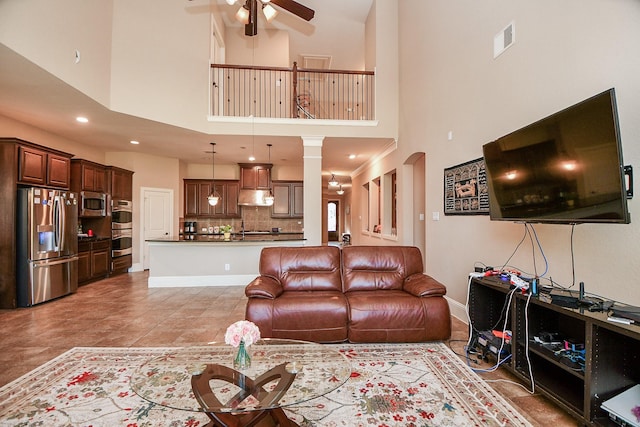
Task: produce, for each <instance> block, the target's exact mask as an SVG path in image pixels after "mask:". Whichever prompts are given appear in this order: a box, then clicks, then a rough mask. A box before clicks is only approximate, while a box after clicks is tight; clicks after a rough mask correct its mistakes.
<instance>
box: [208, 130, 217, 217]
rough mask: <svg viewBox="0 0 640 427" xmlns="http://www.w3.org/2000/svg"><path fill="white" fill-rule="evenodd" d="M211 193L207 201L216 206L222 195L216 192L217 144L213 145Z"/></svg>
mask: <svg viewBox="0 0 640 427" xmlns="http://www.w3.org/2000/svg"><path fill="white" fill-rule="evenodd" d="M211 171H212V172H211V193H210V194H209V197H207V200H208V201H209V205H211V206H215V205H217V204H218V201H219V200H220V194H218V192H217V191H216V143H215V142H212V143H211Z"/></svg>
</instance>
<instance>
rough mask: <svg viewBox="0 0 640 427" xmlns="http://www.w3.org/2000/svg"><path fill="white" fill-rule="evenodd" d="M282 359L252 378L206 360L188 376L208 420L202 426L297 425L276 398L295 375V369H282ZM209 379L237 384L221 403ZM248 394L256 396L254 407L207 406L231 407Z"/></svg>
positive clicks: (282, 392)
mask: <svg viewBox="0 0 640 427" xmlns="http://www.w3.org/2000/svg"><path fill="white" fill-rule="evenodd" d="M286 365H287V364H286V363H283V364H281V365H278V366H276V367H274V368H273V369H271V370H269V371H267V372H265V373H264V374H262V375H260V376H259V377H258V378H256V379H255V380H254V379H252V378H249V377H247V376H246V375H244V374H243V373H242V372H238V371H236V370H234V369H231V368H229V367H226V366H222V365H217V364H209V365H206V368H205V370H204V371H203V372H202V373H201V374H199V375H193V376H192V377H191V387H192V389H193V393H194V394H195V397H196V399H197V400H198V403H199V404H200V406H201V407H202V409H203V410H204V412H205V413H206V414H207V416H208V417H209V419H210V420H211V422H210V423H209V424H207V426H206V427H240V426H280V427H289V426H298V424H296V423H295V422H293V421H292V420H290V419H289V418H288V417H287V416H286V414H285V413H284V411H283V410H282V408H280V407H278V400H280V398H281V397H282V396H283V395H284V394H285V393H286V392H287V390H288V389H289V387H290V386H291V383H292V382H293V380H294V379H295V377H296V374H295V373H291V372H288V371H287V370H286ZM276 379H279V380H278V383H277V384H276V386H275V387H274V388H273V390H272V391H267V390H265V389H264V385H265V384H268V383H270V382H271V381H274V380H276ZM211 380H223V381H226V382H228V383H231V384H235V385H236V386H238V387H239V388H240V391H238V393H236V395H235V396H233V397H232V398H231V399H230V400H229V401H228V402H226V403H225V404H222V403H221V402H220V401H219V400H218V398H217V397H216V396H215V394H214V393H213V391H212V390H211V386H210V385H209V381H211ZM249 396H253V397H254V398H255V399H257V400H258V402H259V403H258V405H257V406H258V407H259V408H265V409H255V410H247V411H244V412H243V411H239V412H233V413H232V412H218V411H215V412H214V411H211V410H210V409H208V408H222V407H226V408H234V407H237V406H238V405H239V404H240V403H241V402H242V401H244V400H245V399H246V398H248V397H249Z"/></svg>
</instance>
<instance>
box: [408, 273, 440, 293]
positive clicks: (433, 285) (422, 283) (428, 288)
mask: <svg viewBox="0 0 640 427" xmlns="http://www.w3.org/2000/svg"><path fill="white" fill-rule="evenodd" d="M403 289H404V291H405V292H408V293H410V294H411V295H415V296H417V297H441V296H444V295H445V294H446V293H447V288H446V287H445V286H444V285H443V284H442V283H440V282H438V281H437V280H436V279H434V278H433V277H431V276H427V275H426V274H422V273H418V274H412V275H411V276H409V277H407V278H406V279H405V280H404V286H403Z"/></svg>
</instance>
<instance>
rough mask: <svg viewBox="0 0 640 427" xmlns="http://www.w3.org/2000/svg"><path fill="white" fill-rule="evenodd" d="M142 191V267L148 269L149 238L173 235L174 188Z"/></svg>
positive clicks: (145, 189)
mask: <svg viewBox="0 0 640 427" xmlns="http://www.w3.org/2000/svg"><path fill="white" fill-rule="evenodd" d="M142 192H143V194H142V200H144V226H143V232H142V234H143V236H142V246H143V251H142V253H143V256H142V268H143V269H145V270H147V269H148V268H149V244H148V243H147V239H158V238H163V237H169V236H171V225H172V224H173V190H168V189H161V188H144V189H142Z"/></svg>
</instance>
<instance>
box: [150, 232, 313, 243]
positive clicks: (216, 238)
mask: <svg viewBox="0 0 640 427" xmlns="http://www.w3.org/2000/svg"><path fill="white" fill-rule="evenodd" d="M303 236H304V234H303V233H283V232H274V233H272V232H245V234H244V238H243V236H242V233H231V239H230V240H224V236H223V235H222V234H215V233H212V234H203V233H199V234H196V233H194V234H181V235H179V236H178V237H166V238H163V237H161V238H157V239H148V240H147V241H148V242H210V243H215V242H219V243H233V242H282V241H300V240H306V239H304V238H303Z"/></svg>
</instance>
